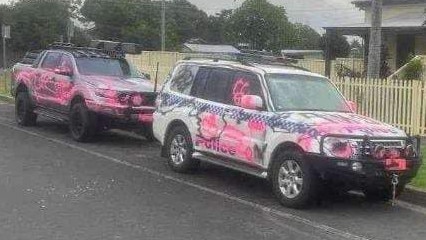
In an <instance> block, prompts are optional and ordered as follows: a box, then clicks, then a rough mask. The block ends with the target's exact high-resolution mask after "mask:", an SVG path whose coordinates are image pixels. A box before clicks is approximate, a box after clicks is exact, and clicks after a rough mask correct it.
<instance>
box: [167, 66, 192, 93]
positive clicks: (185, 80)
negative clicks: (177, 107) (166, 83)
mask: <svg viewBox="0 0 426 240" xmlns="http://www.w3.org/2000/svg"><path fill="white" fill-rule="evenodd" d="M197 71H198V66H194V65H181V66H179V67H178V68H177V69H176V70H175V71H174V73H173V78H172V81H171V83H170V89H171V90H173V91H176V92H179V93H183V94H187V95H189V94H190V92H191V88H192V85H193V83H194V79H195V76H196V74H197Z"/></svg>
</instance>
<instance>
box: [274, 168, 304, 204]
mask: <svg viewBox="0 0 426 240" xmlns="http://www.w3.org/2000/svg"><path fill="white" fill-rule="evenodd" d="M278 184H279V188H280V191H281V193H282V194H283V195H284V196H285V197H286V198H289V199H293V198H296V197H297V196H299V194H300V192H301V191H302V188H303V172H302V169H301V167H300V165H299V163H298V162H296V161H295V160H287V161H284V162H283V163H282V164H281V167H280V170H279V173H278Z"/></svg>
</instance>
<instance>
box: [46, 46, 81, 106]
mask: <svg viewBox="0 0 426 240" xmlns="http://www.w3.org/2000/svg"><path fill="white" fill-rule="evenodd" d="M74 66H75V65H74V62H73V58H72V56H71V55H69V54H65V53H63V54H61V59H60V61H59V64H58V66H57V67H56V68H55V70H54V75H53V79H52V82H53V84H54V86H53V87H52V89H51V90H52V91H51V93H52V95H51V96H50V99H49V101H50V102H52V105H53V106H54V108H55V109H57V110H59V111H62V112H66V111H67V109H68V106H69V102H70V101H71V96H72V90H73V81H72V80H73V79H72V78H73V75H74V69H75V68H74Z"/></svg>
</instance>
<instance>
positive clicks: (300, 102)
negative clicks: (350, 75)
mask: <svg viewBox="0 0 426 240" xmlns="http://www.w3.org/2000/svg"><path fill="white" fill-rule="evenodd" d="M266 79H267V82H268V86H269V91H270V93H271V98H272V101H273V104H274V106H275V109H276V111H327V112H350V109H349V107H348V105H347V104H346V102H345V99H344V98H343V97H342V96H341V94H340V93H339V92H338V91H337V89H336V88H335V87H334V86H333V85H332V84H331V83H330V82H329V81H328V80H327V79H326V78H321V77H312V76H305V75H294V74H268V75H266Z"/></svg>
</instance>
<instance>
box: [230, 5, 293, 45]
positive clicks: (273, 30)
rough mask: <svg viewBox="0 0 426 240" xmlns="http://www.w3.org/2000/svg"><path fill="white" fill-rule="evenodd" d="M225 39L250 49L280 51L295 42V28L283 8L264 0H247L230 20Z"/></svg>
mask: <svg viewBox="0 0 426 240" xmlns="http://www.w3.org/2000/svg"><path fill="white" fill-rule="evenodd" d="M227 31H228V32H227V36H228V38H229V39H227V40H228V41H229V42H232V43H234V44H238V43H248V44H249V45H250V46H251V48H252V49H256V50H272V51H279V50H281V49H283V48H285V47H287V46H292V45H294V41H295V39H294V38H293V37H292V36H293V35H294V28H293V26H292V24H291V23H290V22H289V21H288V19H287V16H286V11H285V9H284V8H283V7H278V6H275V5H273V4H271V3H269V2H268V1H267V0H246V1H245V2H244V3H243V4H242V6H241V7H240V8H238V9H236V10H235V12H234V13H233V14H232V16H231V17H230V19H229V28H228V29H227Z"/></svg>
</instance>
